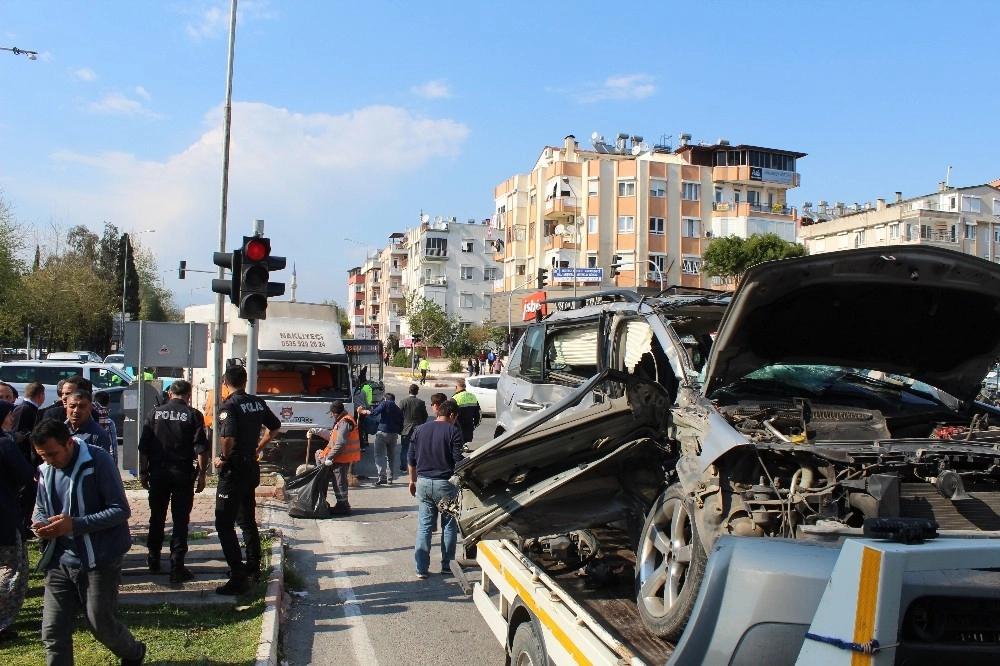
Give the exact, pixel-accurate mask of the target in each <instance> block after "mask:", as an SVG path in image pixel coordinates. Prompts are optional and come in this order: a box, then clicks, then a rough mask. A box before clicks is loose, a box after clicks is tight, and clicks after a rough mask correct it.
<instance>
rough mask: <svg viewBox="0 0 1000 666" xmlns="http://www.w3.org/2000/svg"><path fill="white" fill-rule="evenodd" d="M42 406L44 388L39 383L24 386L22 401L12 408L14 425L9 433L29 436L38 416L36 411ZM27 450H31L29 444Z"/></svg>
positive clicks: (43, 402)
mask: <svg viewBox="0 0 1000 666" xmlns="http://www.w3.org/2000/svg"><path fill="white" fill-rule="evenodd" d="M44 404H45V386H43V385H42V384H41V383H39V382H31V383H30V384H28V385H27V386H25V387H24V400H22V401H21V402H19V403H18V404H17V406H16V407H14V423H13V425H12V426H11V431H12V432H20V433H24V434H25V435H30V434H31V429H32V428H34V427H35V418H36V417H37V416H38V410H39V409H40V408H41V406H42V405H44ZM27 448H31V444H30V443H29V444H28V446H27Z"/></svg>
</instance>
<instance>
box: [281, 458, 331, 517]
mask: <svg viewBox="0 0 1000 666" xmlns="http://www.w3.org/2000/svg"><path fill="white" fill-rule="evenodd" d="M332 475H333V471H332V470H331V469H330V467H328V466H326V465H317V466H316V467H313V468H311V469H307V470H306V471H304V472H302V473H301V474H297V475H295V476H293V477H292V478H291V479H289V480H288V482H287V483H285V497H286V498H287V499H288V515H289V516H292V517H293V518H329V517H330V503H329V502H327V501H326V491H327V489H328V488H329V487H330V478H331V477H332Z"/></svg>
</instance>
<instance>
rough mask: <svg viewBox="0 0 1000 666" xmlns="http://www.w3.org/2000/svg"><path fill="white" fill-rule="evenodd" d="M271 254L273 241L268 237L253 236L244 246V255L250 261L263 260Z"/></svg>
mask: <svg viewBox="0 0 1000 666" xmlns="http://www.w3.org/2000/svg"><path fill="white" fill-rule="evenodd" d="M269 254H271V241H270V240H268V239H266V238H252V239H250V240H249V241H247V243H246V245H244V246H243V256H244V257H246V258H247V259H249V260H250V261H261V260H263V259H265V258H266V257H267V255H269Z"/></svg>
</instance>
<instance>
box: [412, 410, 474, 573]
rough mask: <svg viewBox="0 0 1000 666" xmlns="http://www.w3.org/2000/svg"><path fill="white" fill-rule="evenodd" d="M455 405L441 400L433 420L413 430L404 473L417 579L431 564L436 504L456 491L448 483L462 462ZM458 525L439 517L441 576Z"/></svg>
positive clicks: (451, 553) (452, 552)
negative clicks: (412, 505) (412, 511)
mask: <svg viewBox="0 0 1000 666" xmlns="http://www.w3.org/2000/svg"><path fill="white" fill-rule="evenodd" d="M458 409H459V408H458V404H457V403H456V402H455V401H454V400H445V401H444V402H443V403H441V404H440V405H439V406H438V407H437V418H435V419H434V420H433V421H430V422H428V423H425V424H424V425H422V426H420V427H419V428H417V429H416V430H415V431H414V433H413V438H412V439H411V440H410V450H409V453H408V458H407V469H408V471H409V474H410V495H412V496H413V497H416V498H417V541H416V544H415V545H414V547H413V560H414V564H415V565H416V570H417V578H427V575H428V574H429V573H430V564H431V533H432V532H433V531H434V525H435V524H436V523H437V520H438V503H439V502H441V500H444V499H454V498H455V497H456V496H457V495H458V489H457V488H456V487H455V486H454V485H452V483H451V482H450V481H449V479H450V478H451V477H452V475H453V474H454V473H455V465H456V464H458V462H459V461H460V460H461V459H462V446H463V445H464V441H463V437H462V431H461V430H460V429H459V428H458V427H457V426H456V425H455V422H456V421H457V420H458ZM457 543H458V524H457V522H456V521H455V517H454V516H452V515H450V514H442V515H441V573H446V572H447V571H448V568H449V567H450V566H451V561H452V560H453V559H455V547H456V544H457Z"/></svg>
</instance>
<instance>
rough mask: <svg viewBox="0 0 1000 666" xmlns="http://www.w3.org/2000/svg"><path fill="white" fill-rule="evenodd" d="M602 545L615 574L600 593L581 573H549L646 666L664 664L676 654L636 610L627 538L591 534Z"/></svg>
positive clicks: (632, 561)
mask: <svg viewBox="0 0 1000 666" xmlns="http://www.w3.org/2000/svg"><path fill="white" fill-rule="evenodd" d="M591 531H592V532H593V533H594V535H595V536H596V537H597V538H598V540H599V541H600V544H601V553H602V557H601V558H600V561H602V562H603V563H604V564H606V565H607V566H608V567H609V568H610V569H611V571H613V572H614V574H615V576H614V582H611V583H610V584H607V585H605V586H603V587H600V588H598V589H588V588H587V582H588V580H590V577H588V576H583V575H580V574H581V573H582V572H581V571H566V572H563V573H560V571H559V570H558V569H555V570H548V569H547V570H546V573H548V575H549V576H550V577H551V578H553V579H554V580H555V581H556V582H557V583H559V586H560V587H561V588H563V589H564V590H565V591H566V592H567V593H569V595H570V596H572V598H573V600H574V601H576V602H577V603H578V604H580V605H581V606H583V607H584V608H585V609H586V610H587V612H588V613H590V614H591V615H593V616H594V617H595V618H597V619H599V620H601V621H602V623H603V624H604V626H605V628H606V629H607V630H608V631H609V632H610V633H611V634H612V635H614V636H615V638H617V639H618V640H620V641H622V642H623V643H625V644H626V645H628V646H629V647H631V648H632V649H633V650H634V652H635V656H637V657H639V658H640V659H642V660H643V661H644V662H645V663H646V664H650V665H653V664H665V663H666V662H667V660H668V659H669V658H670V655H671V654H673V651H674V646H673V645H672V644H671V643H667V642H666V641H663V640H661V639H660V638H657V637H656V636H654V635H653V634H651V633H650V632H649V631H647V630H646V628H645V627H644V626H643V624H642V620H640V619H639V611H638V610H637V609H636V606H635V591H634V585H635V584H634V580H635V575H634V571H635V554H634V553H633V552H632V550H631V549H630V548H629V544H628V540H627V539H626V538H625V535H624V534H623V533H621V532H618V531H616V530H610V529H609V530H591Z"/></svg>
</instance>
